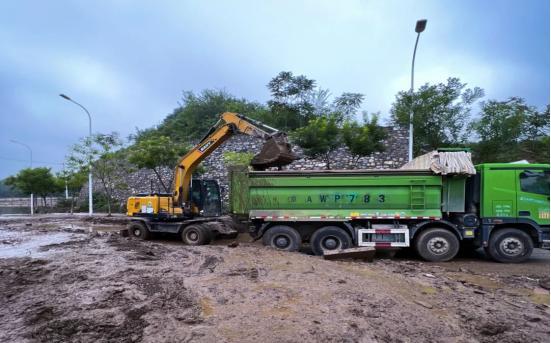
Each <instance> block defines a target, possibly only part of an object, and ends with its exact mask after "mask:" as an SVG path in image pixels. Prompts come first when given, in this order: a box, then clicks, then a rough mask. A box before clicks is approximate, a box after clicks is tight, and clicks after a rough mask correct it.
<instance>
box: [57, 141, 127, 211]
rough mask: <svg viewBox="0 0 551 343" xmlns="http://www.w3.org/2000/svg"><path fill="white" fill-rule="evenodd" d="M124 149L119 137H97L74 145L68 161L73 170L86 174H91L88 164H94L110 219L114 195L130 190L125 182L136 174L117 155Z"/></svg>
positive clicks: (120, 155)
mask: <svg viewBox="0 0 551 343" xmlns="http://www.w3.org/2000/svg"><path fill="white" fill-rule="evenodd" d="M121 147H122V141H121V139H120V138H119V135H118V133H116V132H112V133H110V134H95V135H92V137H91V138H88V137H87V138H85V139H81V142H80V143H79V144H76V145H74V146H73V148H72V150H71V153H70V155H69V157H68V159H67V165H68V166H69V168H70V170H72V171H83V172H86V173H87V172H88V170H89V169H88V168H89V167H88V161H92V174H93V175H94V177H95V179H96V181H99V183H100V185H101V187H102V189H103V191H104V193H105V196H106V201H107V211H108V215H109V216H110V215H111V204H112V200H113V194H114V192H115V191H117V190H125V189H127V188H128V186H127V185H126V183H125V181H124V180H125V176H126V175H127V174H128V173H129V172H131V171H132V168H131V166H130V164H129V163H128V161H127V160H126V159H125V158H124V155H123V154H122V153H119V152H117V150H118V149H120V148H121Z"/></svg>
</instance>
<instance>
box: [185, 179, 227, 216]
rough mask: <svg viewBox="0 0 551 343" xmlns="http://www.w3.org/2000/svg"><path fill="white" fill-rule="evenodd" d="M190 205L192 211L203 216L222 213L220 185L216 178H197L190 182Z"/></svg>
mask: <svg viewBox="0 0 551 343" xmlns="http://www.w3.org/2000/svg"><path fill="white" fill-rule="evenodd" d="M190 198H191V204H192V205H191V206H192V208H193V212H195V213H196V214H198V215H200V216H203V217H218V216H220V215H222V205H221V198H220V187H219V186H218V182H216V180H197V179H194V180H193V181H192V182H191V197H190Z"/></svg>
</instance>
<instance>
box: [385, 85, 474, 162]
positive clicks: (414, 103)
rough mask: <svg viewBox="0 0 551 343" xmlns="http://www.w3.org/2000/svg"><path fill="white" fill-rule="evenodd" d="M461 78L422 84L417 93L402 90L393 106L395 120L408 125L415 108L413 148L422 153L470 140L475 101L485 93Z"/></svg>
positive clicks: (417, 153)
mask: <svg viewBox="0 0 551 343" xmlns="http://www.w3.org/2000/svg"><path fill="white" fill-rule="evenodd" d="M465 87H466V84H465V83H462V82H461V81H460V80H459V79H458V78H449V79H448V80H447V83H439V84H437V85H429V84H428V83H427V84H425V85H423V86H421V87H420V88H419V90H418V91H417V92H413V93H410V92H405V91H403V92H399V93H398V94H397V95H396V100H395V102H394V104H393V105H392V108H391V118H392V121H393V122H394V123H397V124H398V125H401V126H403V127H408V125H409V122H410V114H411V112H412V111H413V151H414V155H419V154H421V153H424V152H428V151H431V150H434V149H437V148H440V147H443V146H457V145H460V144H463V143H464V142H465V141H466V139H467V132H466V128H467V124H468V119H469V114H470V110H471V106H472V104H473V103H474V102H475V101H477V100H478V99H480V98H481V97H483V96H484V91H483V90H482V89H481V88H478V87H474V88H465Z"/></svg>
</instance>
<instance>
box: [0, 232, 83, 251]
mask: <svg viewBox="0 0 551 343" xmlns="http://www.w3.org/2000/svg"><path fill="white" fill-rule="evenodd" d="M85 237H86V236H84V235H82V234H75V233H69V232H36V231H16V230H9V229H3V228H0V258H11V257H34V258H38V257H46V256H48V255H50V254H51V253H52V252H54V251H55V246H56V245H58V244H63V243H69V242H73V241H82V240H83V239H84V238H85Z"/></svg>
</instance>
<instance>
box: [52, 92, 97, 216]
mask: <svg viewBox="0 0 551 343" xmlns="http://www.w3.org/2000/svg"><path fill="white" fill-rule="evenodd" d="M59 96H60V97H62V98H63V99H65V100H68V101H70V102H72V103H73V104H75V105H78V106H79V107H80V108H82V109H83V110H84V112H86V114H87V115H88V139H89V141H90V144H92V116H91V115H90V112H88V110H87V109H86V107H84V106H82V105H81V104H79V103H78V102H76V101H74V100H73V99H71V98H69V97H68V96H67V95H65V94H59ZM88 214H89V215H90V216H91V215H92V214H94V210H93V207H92V160H91V159H90V157H89V158H88Z"/></svg>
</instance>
